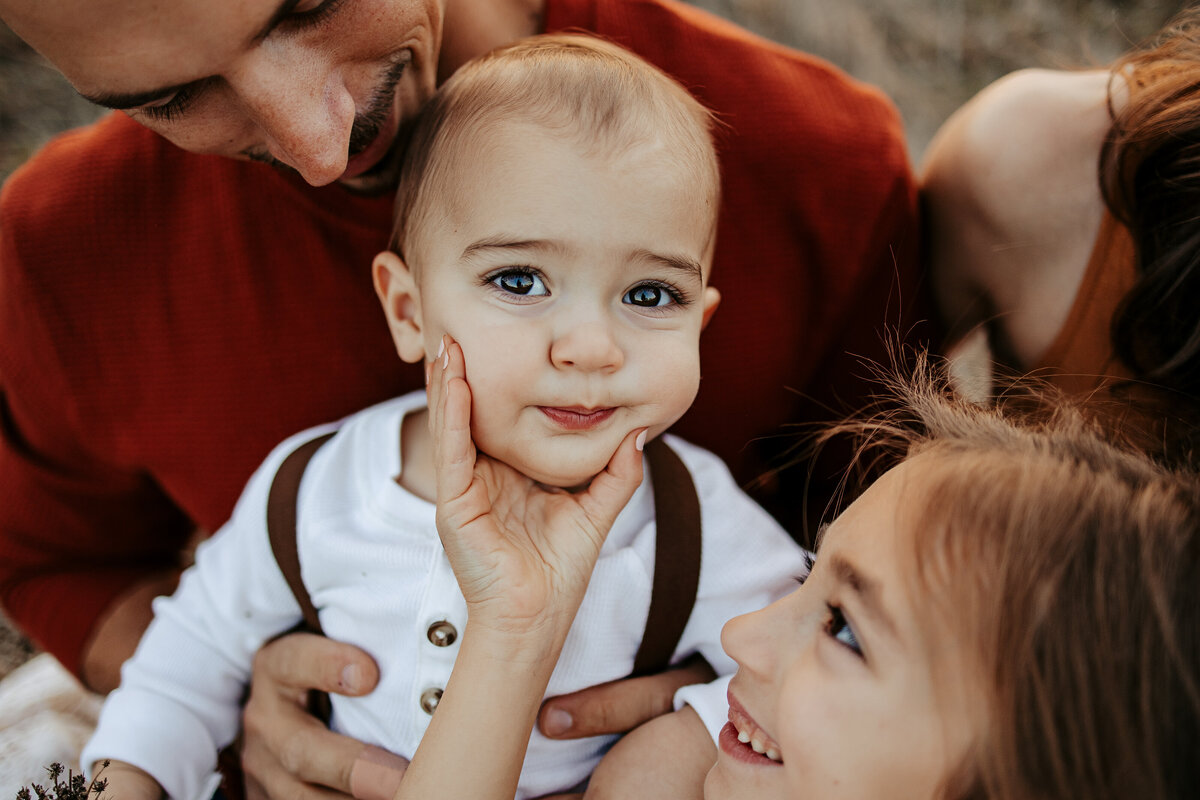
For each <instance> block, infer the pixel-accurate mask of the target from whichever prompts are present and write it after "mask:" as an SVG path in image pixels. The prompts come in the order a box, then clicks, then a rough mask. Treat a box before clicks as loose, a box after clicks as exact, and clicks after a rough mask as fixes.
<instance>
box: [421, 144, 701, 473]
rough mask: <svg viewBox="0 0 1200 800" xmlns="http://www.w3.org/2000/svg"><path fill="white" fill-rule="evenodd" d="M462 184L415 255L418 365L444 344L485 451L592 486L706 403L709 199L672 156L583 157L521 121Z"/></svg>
mask: <svg viewBox="0 0 1200 800" xmlns="http://www.w3.org/2000/svg"><path fill="white" fill-rule="evenodd" d="M452 170H453V173H454V175H453V176H451V177H448V178H447V179H446V183H447V184H448V185H447V186H446V188H445V190H444V191H441V192H439V193H438V195H439V196H440V197H445V198H447V200H445V201H441V202H438V203H437V206H438V208H437V209H436V210H434V211H433V213H431V214H430V215H429V216H428V219H427V221H425V222H423V223H421V225H420V228H421V230H420V231H419V232H418V233H416V234H415V235H414V236H413V237H412V239H411V240H410V241H411V243H412V245H413V246H412V248H411V252H410V253H409V257H410V258H411V259H412V261H413V263H414V270H415V280H416V290H415V294H414V295H413V297H412V298H411V302H410V304H409V305H410V307H411V308H412V309H413V310H414V311H415V313H417V314H418V317H417V325H416V326H414V329H413V330H412V332H411V333H408V334H405V335H406V336H410V337H412V338H413V339H414V341H413V343H412V350H409V351H408V352H410V353H412V354H413V355H415V354H416V353H418V352H420V351H421V350H423V351H424V353H425V354H426V357H427V358H432V357H434V355H435V354H436V353H437V351H438V347H439V344H440V341H441V338H442V335H443V334H449V335H450V336H452V337H453V338H454V339H455V340H456V341H457V342H458V343H459V344H460V345H461V346H462V349H463V354H464V357H465V360H466V370H467V380H468V382H469V383H470V385H471V395H472V410H471V430H472V433H473V436H474V440H475V443H476V445H477V446H478V447H479V448H480V450H482V451H483V452H485V453H487V454H488V455H490V456H492V457H493V458H497V459H499V460H501V461H503V462H505V463H507V464H509V465H511V466H513V467H514V468H516V469H518V470H520V471H521V472H523V473H524V474H526V475H528V476H530V477H532V478H534V479H535V480H538V481H541V482H543V483H546V484H550V485H555V486H562V487H572V486H577V485H580V484H583V483H586V482H587V481H588V480H590V479H591V478H592V477H593V476H594V475H596V474H597V473H599V472H600V471H601V470H603V469H604V466H605V465H606V464H607V463H608V460H609V459H610V458H611V457H612V454H613V452H614V451H615V450H616V449H617V445H618V444H620V442H621V440H622V439H623V438H624V437H625V436H626V435H627V434H628V433H629V432H630V431H632V430H634V429H636V428H640V427H647V428H649V429H650V435H651V436H656V435H658V434H659V433H661V432H662V431H663V430H664V429H666V428H667V427H668V426H669V425H671V423H673V422H675V420H677V419H678V418H679V417H680V416H681V415H682V414H683V413H684V412H685V411H686V410H687V409H688V407H689V406H690V405H691V403H692V400H693V399H694V397H695V395H696V390H697V388H698V387H699V380H700V361H699V339H700V330H701V328H702V327H703V325H704V322H705V321H706V320H707V318H708V315H709V314H710V313H711V312H712V310H713V309H715V307H716V303H717V294H716V291H715V290H714V289H712V288H711V287H707V286H706V278H707V271H708V268H709V265H710V263H711V257H712V256H711V249H712V248H711V245H712V227H713V223H712V219H713V209H712V208H711V202H712V200H711V198H709V197H706V192H704V191H703V190H702V189H701V188H700V187H699V186H698V185H697V183H698V181H697V180H696V179H695V177H694V176H693V175H692V174H691V172H690V171H688V170H684V169H682V168H680V167H678V166H674V165H673V163H672V159H669V158H665V157H664V145H662V144H648V145H643V146H637V147H634V148H632V149H630V150H627V151H625V152H622V153H620V154H616V155H614V154H607V153H605V154H584V153H582V152H580V146H579V145H578V144H576V143H574V142H571V141H568V140H566V139H564V138H563V137H561V136H555V135H550V134H548V133H546V132H545V131H544V130H543V129H541V128H539V127H536V126H533V125H526V124H523V123H505V124H503V125H502V126H500V127H499V128H498V129H497V130H496V131H495V132H494V133H492V132H489V134H488V137H487V148H486V155H485V156H483V157H481V158H477V159H472V163H471V164H470V165H469V166H468V165H463V166H461V167H454V168H452ZM400 344H401V347H402V349H406V345H405V344H404V343H400Z"/></svg>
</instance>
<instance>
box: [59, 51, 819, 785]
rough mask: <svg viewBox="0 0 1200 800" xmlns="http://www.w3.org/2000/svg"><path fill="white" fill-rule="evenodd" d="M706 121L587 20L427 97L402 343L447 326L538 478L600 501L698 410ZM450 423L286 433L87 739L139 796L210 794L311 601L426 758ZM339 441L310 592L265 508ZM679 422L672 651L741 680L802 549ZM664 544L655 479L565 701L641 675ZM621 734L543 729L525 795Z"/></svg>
mask: <svg viewBox="0 0 1200 800" xmlns="http://www.w3.org/2000/svg"><path fill="white" fill-rule="evenodd" d="M709 125H710V118H709V115H708V113H707V112H706V111H705V110H704V109H703V108H702V107H701V106H700V105H699V104H698V103H697V102H696V101H695V100H694V99H693V98H692V97H691V96H690V95H689V94H688V93H687V92H686V91H685V90H684V89H683V88H682V87H680V86H679V85H677V84H676V83H674V82H673V81H672V80H671V79H669V78H667V77H666V76H665V75H663V74H661V73H659V72H658V71H657V70H656V69H654V68H653V67H651V66H649V65H648V64H646V63H644V62H642V61H640V60H639V59H638V58H636V57H635V56H633V55H631V54H629V53H627V52H625V51H624V50H622V49H621V48H619V47H616V46H615V45H611V44H608V43H605V42H601V41H597V40H594V39H589V38H586V37H580V36H553V37H539V38H537V39H533V40H529V41H527V42H524V43H520V44H517V45H514V46H511V47H507V48H503V49H501V50H498V51H496V52H493V53H491V54H489V55H488V56H485V57H483V58H481V59H479V60H477V61H475V62H472V63H471V64H469V65H468V66H466V67H464V68H462V69H461V70H459V71H458V72H457V73H456V74H455V75H454V76H453V77H452V78H451V79H450V80H449V81H448V82H447V83H446V84H445V86H444V87H442V89H441V90H440V91H439V92H438V94H437V95H436V96H435V98H434V99H433V100H432V101H431V102H430V104H429V106H428V107H427V108H426V110H425V111H424V112H423V114H422V116H421V118H420V120H419V122H418V124H417V127H416V129H415V131H414V133H413V138H412V142H411V144H410V147H409V150H408V152H407V154H406V163H405V168H404V173H403V176H402V179H401V186H400V189H399V193H398V197H397V211H396V228H395V236H394V240H393V243H392V248H391V250H389V251H388V252H384V253H381V254H380V255H379V256H378V257H377V258H376V259H375V262H374V265H373V275H374V280H375V287H376V290H377V292H378V294H379V297H380V300H381V302H382V304H383V307H384V312H385V315H386V317H387V322H388V325H389V327H390V330H391V333H392V337H393V339H394V341H395V344H396V349H397V351H398V353H399V355H400V357H401V358H402V359H404V360H405V361H409V362H417V361H425V362H426V363H427V365H428V364H432V363H433V362H434V361H435V360H437V363H439V364H444V363H445V361H446V360H448V359H449V357H450V354H449V352H447V351H445V349H444V347H445V345H444V342H447V341H449V342H452V344H451V348H452V349H453V352H454V354H455V358H456V359H458V358H459V354H460V353H461V358H462V359H463V362H464V363H465V378H466V380H467V382H468V383H469V386H470V398H471V400H470V434H471V439H472V440H473V441H474V444H475V447H477V448H478V451H479V452H480V453H482V454H484V455H486V456H487V457H488V458H490V459H494V460H496V461H498V462H501V463H503V464H505V465H508V466H509V467H511V468H513V469H515V470H517V471H518V472H519V473H521V474H523V475H525V476H528V478H530V479H532V480H533V481H536V482H537V483H539V484H541V485H543V486H548V487H558V488H560V489H563V490H565V491H567V492H578V491H586V488H587V487H588V485H589V483H590V482H591V481H592V480H593V478H594V477H595V476H597V475H598V474H600V473H601V472H602V471H604V470H605V467H606V465H607V464H608V463H609V461H610V459H612V458H614V453H616V452H617V451H618V447H619V446H621V445H622V444H623V443H627V442H629V441H630V440H631V439H632V438H633V437H636V438H637V440H638V443H639V446H640V445H641V444H642V443H643V442H645V441H646V440H647V439H649V440H654V439H655V438H656V437H658V436H659V435H660V434H662V433H663V432H664V431H665V430H666V429H667V428H668V427H669V426H670V425H671V424H672V423H673V422H675V421H676V420H677V419H678V418H679V417H680V416H681V415H682V414H683V413H684V412H685V411H686V410H687V408H688V407H689V405H690V404H691V402H692V400H693V398H694V397H695V394H696V391H697V388H698V384H699V379H700V369H699V354H698V343H699V336H700V332H701V330H702V329H703V327H704V326H705V324H706V322H707V321H708V319H709V318H710V317H711V315H712V313H713V312H714V311H715V310H716V307H717V302H718V299H719V298H718V294H717V291H716V290H715V289H714V288H712V287H711V286H709V285H708V278H709V270H710V267H711V263H712V253H713V246H714V236H715V231H716V217H717V209H718V205H719V203H718V200H719V191H720V190H719V175H718V165H717V160H716V155H715V151H714V148H713V145H712V141H711V138H710V135H709ZM429 415H430V411H429V409H428V407H427V399H426V394H425V393H424V392H418V393H414V394H411V395H407V396H404V397H399V398H396V399H394V400H391V401H389V402H386V403H383V404H380V405H378V406H375V407H372V408H369V409H366V410H364V411H362V412H359V413H358V414H355V415H353V416H351V417H349V418H347V419H346V420H343V421H342V422H340V423H337V424H335V425H330V426H325V427H323V428H320V429H315V430H312V431H306V432H304V433H302V434H299V435H297V436H295V437H293V438H292V439H289V440H288V441H286V442H284V443H283V444H282V445H280V446H279V447H278V448H277V449H276V450H275V451H274V452H273V453H272V454H271V455H270V456H269V457H268V459H267V460H266V462H265V463H264V465H263V466H262V467H261V468H260V469H259V470H258V472H257V473H256V474H255V475H254V476H253V477H252V478H251V480H250V482H249V484H248V486H247V488H246V490H245V492H244V493H243V495H242V498H241V499H240V501H239V502H238V505H237V507H236V509H235V510H234V514H233V517H232V518H231V520H230V521H229V522H228V523H227V524H226V525H225V526H224V527H223V528H222V529H221V531H219V532H218V533H217V535H215V536H214V537H212V539H210V540H209V541H207V542H205V543H204V544H203V545H201V547H200V548H199V549H198V551H197V554H196V564H195V566H194V568H193V569H191V570H189V571H188V572H187V573H186V574H185V575H184V577H183V579H182V581H181V583H180V587H179V589H178V591H177V592H176V593H175V595H174V596H173V597H171V598H169V599H166V600H160V601H158V603H157V604H156V606H155V612H156V618H155V621H154V623H153V624H152V625H151V627H150V629H149V630H148V631H147V633H146V635H145V637H144V638H143V640H142V642H141V645H140V646H139V648H138V651H137V653H136V654H135V655H134V657H133V658H132V659H131V660H130V661H129V662H128V663H127V664H126V665H125V668H124V670H123V672H122V684H121V687H120V689H118V690H117V691H116V692H114V693H113V694H112V695H110V697H109V698H108V701H107V702H106V704H105V706H104V710H103V712H102V714H101V719H100V724H99V727H98V729H97V732H96V734H95V736H94V737H93V738H92V740H91V741H90V742H89V744H88V745H87V747H86V749H85V751H84V755H83V762H84V763H85V764H93V763H95V762H97V761H99V760H102V759H111V760H112V761H113V762H114V765H113V769H111V770H110V771H109V772H107V773H106V775H108V776H109V777H110V779H111V780H112V781H113V783H112V785H113V787H114V788H117V786H118V785H120V788H121V790H122V792H123V794H122V797H125V798H129V797H140V796H157V794H158V793H159V791H165V792H166V793H167V794H168V795H169V796H171V797H174V798H194V797H198V796H201V795H203V794H206V793H208V792H209V791H211V784H210V782H209V776H210V775H211V773H212V770H213V768H214V766H215V764H216V754H217V751H218V750H219V749H220V748H221V747H223V746H225V745H226V744H228V743H229V742H230V741H231V740H232V739H233V737H234V735H235V734H236V732H237V727H238V719H239V710H238V709H239V702H240V700H241V697H242V693H243V690H244V686H245V684H246V681H247V679H248V677H249V673H250V667H251V660H252V658H253V656H254V653H255V652H256V651H257V650H258V649H259V647H260V646H261V645H262V644H263V643H264V642H265V641H267V640H268V639H270V638H271V637H273V636H275V635H277V634H279V633H281V632H283V631H286V630H288V629H290V628H292V627H294V626H295V625H296V624H297V623H298V622H299V621H300V620H301V615H302V610H301V609H302V603H304V602H305V600H311V603H312V605H313V606H315V608H316V609H317V610H318V612H319V622H320V625H321V628H322V629H323V631H324V632H325V633H326V634H328V635H329V636H331V637H333V638H336V639H339V640H342V641H347V642H351V643H353V644H356V645H358V646H359V647H361V648H363V649H364V650H366V651H367V652H368V653H370V654H371V655H372V656H373V657H374V658H375V659H376V661H377V662H378V664H379V666H380V682H379V684H378V686H377V688H376V689H375V691H374V692H372V693H371V694H369V695H367V696H365V697H343V696H335V697H333V701H332V702H333V716H332V725H333V726H334V728H335V729H337V730H339V731H341V732H343V733H346V734H348V735H350V736H353V737H355V738H358V739H361V740H362V741H364V742H367V743H369V744H373V745H377V746H379V747H383V748H385V749H387V750H389V751H392V752H394V753H397V754H400V755H402V756H406V757H407V756H411V755H412V753H413V752H414V751H415V749H416V747H417V745H418V743H419V742H420V740H421V737H422V735H423V733H424V732H425V729H426V727H427V726H428V724H429V721H430V718H431V715H432V714H433V713H434V710H435V708H436V706H437V703H438V700H439V698H440V697H441V691H442V689H443V688H444V687H445V685H446V681H447V679H448V678H449V675H450V672H451V668H452V667H453V666H454V663H455V658H456V654H457V651H458V647H457V639H458V636H459V632H461V631H463V630H464V628H465V626H466V625H467V623H468V621H469V620H468V613H467V612H468V609H467V605H466V603H465V601H464V599H463V596H462V593H461V591H460V588H459V585H458V583H457V581H456V577H455V574H454V572H453V571H452V569H451V567H450V564H449V562H448V560H447V558H446V554H445V553H444V551H443V549H442V544H441V541H440V539H439V537H438V532H437V530H436V528H435V511H436V509H435V506H434V504H433V502H432V501H433V500H434V498H435V497H436V495H437V479H436V474H435V470H434V447H435V442H434V440H433V437H432V435H431V432H430V428H429ZM319 434H332V437H331V438H329V439H328V441H326V442H324V444H322V445H320V446H319V449H317V450H316V451H315V455H313V456H312V460H311V461H310V462H308V464H307V467H306V468H305V469H304V471H303V480H302V482H301V483H300V485H299V490H298V496H297V500H296V502H295V504H294V505H293V509H294V510H295V513H296V526H295V534H294V538H295V542H296V545H297V549H298V553H299V564H300V573H301V574H302V578H303V589H304V591H305V592H306V593H307V598H304V599H301V597H302V595H301V594H300V593H296V594H293V589H292V588H290V587H289V581H288V578H287V576H286V575H285V573H284V572H283V571H281V568H280V566H279V563H280V562H279V561H277V560H276V556H275V554H274V552H275V551H273V549H272V542H271V541H270V538H269V535H268V531H267V527H268V526H267V518H268V508H269V506H270V505H271V504H270V502H269V500H268V498H269V496H270V495H271V490H272V485H273V482H274V481H275V479H276V473H277V472H278V471H279V470H280V466H281V464H283V463H284V461H285V459H287V458H288V456H289V455H290V454H291V453H293V451H296V450H297V448H298V446H301V445H303V444H304V443H306V442H309V441H310V440H313V439H314V437H316V436H318V435H319ZM665 439H666V441H667V442H668V443H669V449H670V451H671V452H673V453H674V454H676V455H677V456H678V459H679V460H681V461H682V464H683V465H684V466H686V471H687V473H688V474H690V477H691V481H692V482H693V483H694V486H695V494H696V495H697V497H698V499H699V511H700V519H701V521H702V531H703V537H702V547H701V551H700V552H701V556H700V572H699V583H698V588H697V590H696V597H695V603H694V606H693V609H692V612H691V616H690V618H688V621H687V624H686V627H684V628H683V630H682V634H681V635H680V637H679V642H678V644H677V646H675V647H674V648H673V653H672V658H671V660H672V661H674V660H678V659H680V658H683V657H684V656H686V655H688V654H691V653H697V652H698V653H700V654H702V655H703V656H704V657H705V658H706V659H707V660H708V661H709V663H710V664H712V665H713V667H714V668H715V669H716V670H717V672H718V673H728V672H731V671H732V669H733V662H732V661H731V660H730V659H729V658H728V657H727V656H725V655H724V653H723V651H722V650H721V647H720V642H719V635H720V629H721V625H722V624H723V623H724V622H725V620H727V619H729V618H730V617H731V616H733V615H735V614H739V613H745V612H748V611H751V610H753V609H756V608H761V607H762V606H763V605H765V604H766V603H768V602H770V601H772V600H774V599H775V598H777V597H780V596H782V595H783V594H785V593H786V592H787V591H788V590H789V589H790V588H791V587H792V586H793V585H794V576H796V575H799V574H802V573H803V571H804V569H805V567H804V559H803V555H802V553H801V551H800V550H799V548H798V547H796V545H795V544H794V543H793V542H792V541H791V539H790V538H789V537H788V536H787V534H786V533H785V532H784V531H783V530H782V529H781V528H779V526H778V525H776V524H775V522H774V521H773V520H772V519H771V518H770V517H769V516H768V515H767V514H766V513H765V512H764V511H762V510H761V509H760V508H758V507H757V506H756V505H755V504H754V503H753V502H752V501H750V500H749V499H748V498H747V497H746V496H745V495H744V494H742V492H741V491H740V490H739V489H738V488H737V487H736V486H735V485H734V483H733V481H732V479H731V478H730V476H729V474H728V472H727V470H726V469H725V467H724V466H723V465H722V464H721V463H720V461H719V460H718V459H717V458H716V457H715V456H713V455H711V454H709V453H707V452H705V451H702V450H699V449H698V448H695V447H693V446H690V445H687V444H685V443H684V442H681V441H679V440H678V439H675V438H673V437H669V436H668V437H665ZM639 449H640V447H639ZM649 474H650V478H651V481H650V482H648V483H651V484H652V483H654V482H655V481H656V480H657V478H656V473H655V472H654V471H653V469H651V470H650V473H649ZM674 511H675V509H674V508H672V509H664V512H674ZM655 540H656V522H655V508H654V492H653V488H652V486H651V485H646V484H643V485H642V486H641V487H640V488H638V489H637V491H636V492H635V493H634V495H633V497H632V499H631V500H630V501H629V503H628V504H627V505H626V506H625V508H624V509H623V510H622V511H621V513H620V515H619V516H618V517H617V519H616V522H615V524H614V525H613V528H612V530H611V532H610V534H609V535H608V538H607V540H606V541H605V543H604V545H603V549H602V550H601V551H600V557H599V560H598V562H597V564H596V566H595V570H594V572H593V573H592V576H593V579H592V581H591V584H590V585H589V587H588V590H587V593H586V596H585V597H584V599H583V601H582V605H581V606H580V608H579V611H578V615H577V617H576V619H575V623H574V625H573V627H572V628H571V630H570V633H569V635H568V636H567V639H566V642H565V645H564V647H563V650H562V654H561V657H560V659H559V661H558V665H557V668H556V669H555V671H554V673H553V676H552V678H551V679H550V682H549V686H548V689H547V693H548V694H550V695H558V694H563V693H567V692H571V691H575V690H577V689H581V688H584V687H586V686H591V685H594V684H597V683H602V682H606V681H610V680H614V679H617V678H622V677H625V676H627V675H628V674H630V672H631V670H632V669H633V667H634V661H635V656H636V655H637V654H638V651H639V645H640V644H641V639H642V633H643V630H644V629H645V627H646V620H647V617H648V614H649V608H650V600H651V593H652V586H653V583H654V580H653V577H654V574H655V566H656V564H655V562H656V560H657V559H656V557H655ZM723 721H724V720H723V719H721V720H717V721H714V722H713V723H712V727H713V728H714V729H713V730H710V731H709V733H710V734H711V735H712V736H713V737H714V738H715V735H716V732H717V731H716V730H715V728H716V726H717V725H718V724H719V723H723ZM611 741H612V740H611V737H597V738H592V739H583V740H575V741H551V740H548V739H545V738H543V737H541V736H540V735H539V734H536V733H535V734H534V737H533V739H532V741H531V742H530V745H529V751H528V758H527V759H526V761H525V764H524V769H523V770H522V773H521V778H520V783H519V790H518V793H517V796H518V797H532V796H538V795H541V794H545V793H548V792H552V791H562V790H564V789H567V788H570V787H573V786H576V785H577V784H578V783H579V782H580V781H581V780H583V779H584V778H586V777H587V776H588V775H589V774H590V773H591V771H592V769H593V768H594V767H595V765H596V764H597V762H598V761H599V759H600V756H601V754H602V753H603V752H604V751H605V749H606V748H607V747H608V745H610V744H611ZM131 767H132V768H131ZM133 768H136V769H133ZM138 770H140V771H141V772H138ZM147 776H148V777H147ZM149 778H152V779H153V780H152V781H151V780H149Z"/></svg>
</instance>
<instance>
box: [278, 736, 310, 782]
mask: <svg viewBox="0 0 1200 800" xmlns="http://www.w3.org/2000/svg"><path fill="white" fill-rule="evenodd" d="M277 744H278V748H277V750H276V757H277V758H278V759H279V766H280V768H281V769H283V771H284V772H285V773H287V774H288V775H290V776H296V775H298V774H299V772H300V770H301V769H302V768H303V766H304V764H305V762H306V761H307V758H308V748H307V744H308V742H307V741H306V740H305V738H304V737H303V736H302V735H301V734H300V733H298V732H296V733H292V734H291V735H290V736H285V737H284V738H283V739H282V740H280V741H279V742H278V743H277Z"/></svg>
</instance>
